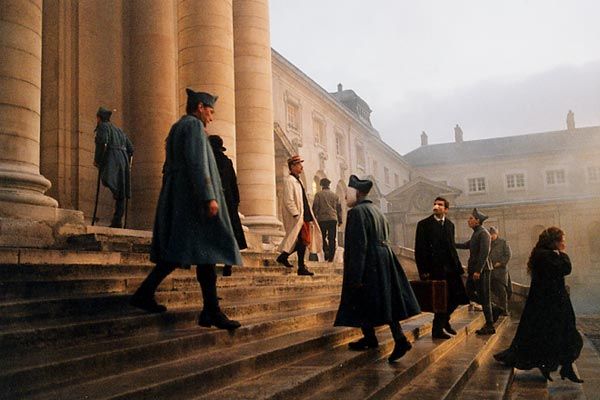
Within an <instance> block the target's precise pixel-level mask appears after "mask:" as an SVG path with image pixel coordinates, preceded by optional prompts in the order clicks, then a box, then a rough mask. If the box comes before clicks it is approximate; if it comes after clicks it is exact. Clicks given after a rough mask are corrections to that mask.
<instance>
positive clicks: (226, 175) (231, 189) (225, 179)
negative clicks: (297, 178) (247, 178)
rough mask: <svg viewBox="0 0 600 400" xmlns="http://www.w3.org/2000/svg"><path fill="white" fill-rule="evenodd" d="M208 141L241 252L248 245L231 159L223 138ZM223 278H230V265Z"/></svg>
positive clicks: (224, 270)
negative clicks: (241, 218) (226, 153)
mask: <svg viewBox="0 0 600 400" xmlns="http://www.w3.org/2000/svg"><path fill="white" fill-rule="evenodd" d="M208 141H209V142H210V146H211V147H212V149H213V153H214V155H215V161H216V162H217V168H219V174H220V175H221V184H222V185H223V194H224V195H225V203H226V204H227V211H228V212H229V219H230V220H231V227H232V228H233V234H234V235H235V240H237V243H238V247H239V248H240V250H242V249H245V248H247V247H248V245H247V244H246V237H245V236H244V229H243V228H242V221H241V220H240V215H239V213H238V206H239V205H240V191H239V189H238V184H237V176H236V174H235V168H233V162H232V161H231V159H230V158H229V157H227V156H226V155H225V151H227V149H226V148H225V147H224V146H223V138H221V136H219V135H210V136H209V137H208ZM223 276H231V265H230V264H226V265H225V267H224V268H223Z"/></svg>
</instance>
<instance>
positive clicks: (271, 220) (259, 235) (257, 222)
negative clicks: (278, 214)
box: [242, 215, 285, 251]
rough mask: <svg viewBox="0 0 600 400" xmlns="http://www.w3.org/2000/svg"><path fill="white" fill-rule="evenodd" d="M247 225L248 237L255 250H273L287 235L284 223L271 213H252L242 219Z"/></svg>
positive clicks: (251, 246)
mask: <svg viewBox="0 0 600 400" xmlns="http://www.w3.org/2000/svg"><path fill="white" fill-rule="evenodd" d="M242 224H244V226H247V227H248V229H249V232H246V238H247V239H249V245H250V248H252V250H255V251H272V250H273V249H274V248H275V247H276V246H277V244H279V243H280V242H281V240H282V238H283V236H284V235H285V232H284V231H283V224H282V223H281V221H279V220H278V219H277V218H275V217H274V216H271V215H250V216H245V217H244V218H243V219H242Z"/></svg>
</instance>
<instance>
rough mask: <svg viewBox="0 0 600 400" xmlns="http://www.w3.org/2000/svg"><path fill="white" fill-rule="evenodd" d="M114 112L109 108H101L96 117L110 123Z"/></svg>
mask: <svg viewBox="0 0 600 400" xmlns="http://www.w3.org/2000/svg"><path fill="white" fill-rule="evenodd" d="M113 111H114V110H109V109H108V108H104V107H99V108H98V111H97V112H96V116H98V117H100V119H101V120H102V121H109V120H110V116H111V115H112V113H113Z"/></svg>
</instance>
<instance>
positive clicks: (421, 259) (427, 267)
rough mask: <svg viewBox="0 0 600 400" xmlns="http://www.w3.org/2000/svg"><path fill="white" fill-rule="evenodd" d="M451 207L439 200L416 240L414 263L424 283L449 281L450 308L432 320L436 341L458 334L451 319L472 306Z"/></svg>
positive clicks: (443, 200) (421, 222)
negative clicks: (456, 244)
mask: <svg viewBox="0 0 600 400" xmlns="http://www.w3.org/2000/svg"><path fill="white" fill-rule="evenodd" d="M449 208H450V202H449V201H448V200H446V199H444V198H443V197H436V199H435V200H434V201H433V214H432V215H431V216H429V217H427V218H425V219H423V220H421V221H419V223H418V224H417V233H416V238H415V260H416V262H417V269H418V270H419V276H420V277H421V280H429V279H431V280H444V281H446V287H447V295H448V298H447V305H448V308H447V310H446V312H438V313H435V314H434V317H433V328H432V332H431V334H432V336H433V337H434V338H437V339H448V338H450V336H448V334H447V333H450V334H452V335H455V334H456V331H455V330H454V329H452V326H451V325H450V316H451V315H452V313H453V312H454V310H455V309H456V308H457V307H458V306H459V305H460V304H468V303H469V299H468V297H467V293H466V290H465V285H464V283H463V280H462V277H461V275H463V274H464V270H463V267H462V264H461V262H460V259H459V258H458V254H457V252H456V247H455V242H454V234H455V233H454V232H455V231H454V224H453V223H452V221H450V220H449V219H448V218H446V215H447V214H448V209H449ZM444 330H445V331H446V332H447V333H445V332H444Z"/></svg>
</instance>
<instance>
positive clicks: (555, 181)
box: [546, 169, 567, 185]
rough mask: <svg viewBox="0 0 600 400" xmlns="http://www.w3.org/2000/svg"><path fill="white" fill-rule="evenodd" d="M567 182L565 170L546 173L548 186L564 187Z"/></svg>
mask: <svg viewBox="0 0 600 400" xmlns="http://www.w3.org/2000/svg"><path fill="white" fill-rule="evenodd" d="M566 181H567V179H566V176H565V170H564V169H553V170H548V171H546V185H564V184H565V182H566Z"/></svg>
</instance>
